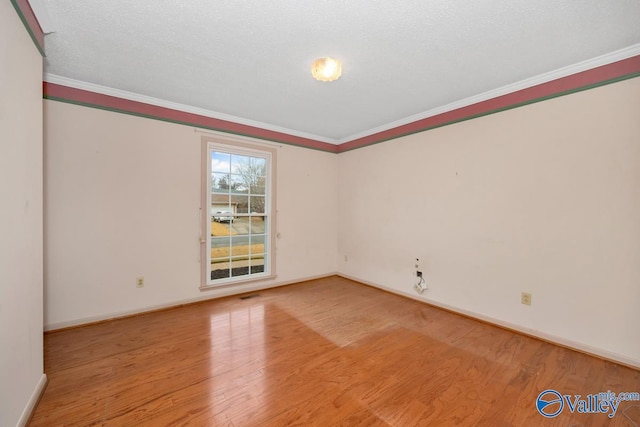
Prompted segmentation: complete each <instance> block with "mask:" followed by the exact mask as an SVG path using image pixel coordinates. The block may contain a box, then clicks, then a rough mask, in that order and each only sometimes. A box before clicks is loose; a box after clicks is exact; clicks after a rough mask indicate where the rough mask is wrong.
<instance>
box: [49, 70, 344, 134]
mask: <svg viewBox="0 0 640 427" xmlns="http://www.w3.org/2000/svg"><path fill="white" fill-rule="evenodd" d="M43 80H44V81H45V82H47V83H53V84H57V85H60V86H66V87H71V88H74V89H80V90H84V91H87V92H93V93H99V94H101V95H107V96H112V97H114V98H120V99H126V100H128V101H134V102H140V103H143V104H148V105H155V106H157V107H162V108H167V109H170V110H176V111H182V112H185V113H191V114H197V115H199V116H204V117H210V118H213V119H218V120H224V121H227V122H233V123H236V124H239V125H244V126H251V127H254V128H260V129H265V130H270V131H273V132H278V133H283V134H287V135H292V136H297V137H300V138H305V139H312V140H315V141H320V142H325V143H327V144H333V145H335V144H337V141H336V140H335V139H332V138H327V137H324V136H320V135H314V134H311V133H306V132H300V131H297V130H293V129H288V128H285V127H281V126H274V125H271V124H268V123H263V122H259V121H255V120H250V119H245V118H242V117H237V116H233V115H230V114H224V113H219V112H217V111H211V110H206V109H204V108H198V107H192V106H190V105H186V104H180V103H177V102H171V101H166V100H164V99H160V98H154V97H151V96H146V95H140V94H137V93H134V92H128V91H125V90H120V89H114V88H110V87H107V86H101V85H97V84H94V83H89V82H85V81H81V80H75V79H70V78H68V77H62V76H58V75H56V74H50V73H45V74H44V77H43Z"/></svg>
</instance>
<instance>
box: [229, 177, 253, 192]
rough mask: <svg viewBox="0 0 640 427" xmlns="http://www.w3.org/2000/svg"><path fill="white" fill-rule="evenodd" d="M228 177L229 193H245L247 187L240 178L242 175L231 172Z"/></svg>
mask: <svg viewBox="0 0 640 427" xmlns="http://www.w3.org/2000/svg"><path fill="white" fill-rule="evenodd" d="M229 179H230V181H229V182H230V184H229V191H230V192H231V193H234V194H247V193H248V192H249V189H248V188H247V186H246V185H245V181H244V179H243V178H242V175H238V174H231V175H230V176H229Z"/></svg>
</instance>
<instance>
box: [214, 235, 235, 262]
mask: <svg viewBox="0 0 640 427" xmlns="http://www.w3.org/2000/svg"><path fill="white" fill-rule="evenodd" d="M230 242H231V239H230V238H229V237H211V259H213V258H224V257H227V258H228V257H229V256H230V251H229V244H230Z"/></svg>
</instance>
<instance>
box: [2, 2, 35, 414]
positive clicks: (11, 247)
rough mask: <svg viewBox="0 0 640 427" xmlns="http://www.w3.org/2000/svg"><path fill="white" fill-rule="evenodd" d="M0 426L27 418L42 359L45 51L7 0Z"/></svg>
mask: <svg viewBox="0 0 640 427" xmlns="http://www.w3.org/2000/svg"><path fill="white" fill-rule="evenodd" d="M0 197H1V198H2V200H1V201H0V343H1V344H0V345H1V347H2V350H0V379H1V381H0V425H2V426H15V425H18V424H19V423H22V422H25V421H26V417H27V416H28V415H29V409H30V406H31V405H33V404H34V403H35V398H37V396H38V394H39V391H40V389H41V387H42V386H43V384H44V380H45V378H46V377H44V375H43V365H42V57H41V56H40V53H39V52H38V50H37V48H36V46H35V45H34V43H33V41H31V38H30V37H29V34H28V33H27V31H26V29H25V28H24V26H23V25H22V22H21V21H20V18H19V17H18V14H17V13H16V11H15V9H14V8H13V6H12V5H11V3H10V2H8V1H7V2H0Z"/></svg>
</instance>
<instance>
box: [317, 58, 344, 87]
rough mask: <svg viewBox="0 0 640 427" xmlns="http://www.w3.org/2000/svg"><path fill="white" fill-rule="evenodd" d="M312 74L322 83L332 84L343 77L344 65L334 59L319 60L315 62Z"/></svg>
mask: <svg viewBox="0 0 640 427" xmlns="http://www.w3.org/2000/svg"><path fill="white" fill-rule="evenodd" d="M311 74H313V78H314V79H316V80H320V81H321V82H332V81H334V80H337V79H338V78H339V77H340V76H341V75H342V64H340V61H338V60H337V59H334V58H329V57H326V58H318V59H316V60H315V61H313V65H312V66H311Z"/></svg>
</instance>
